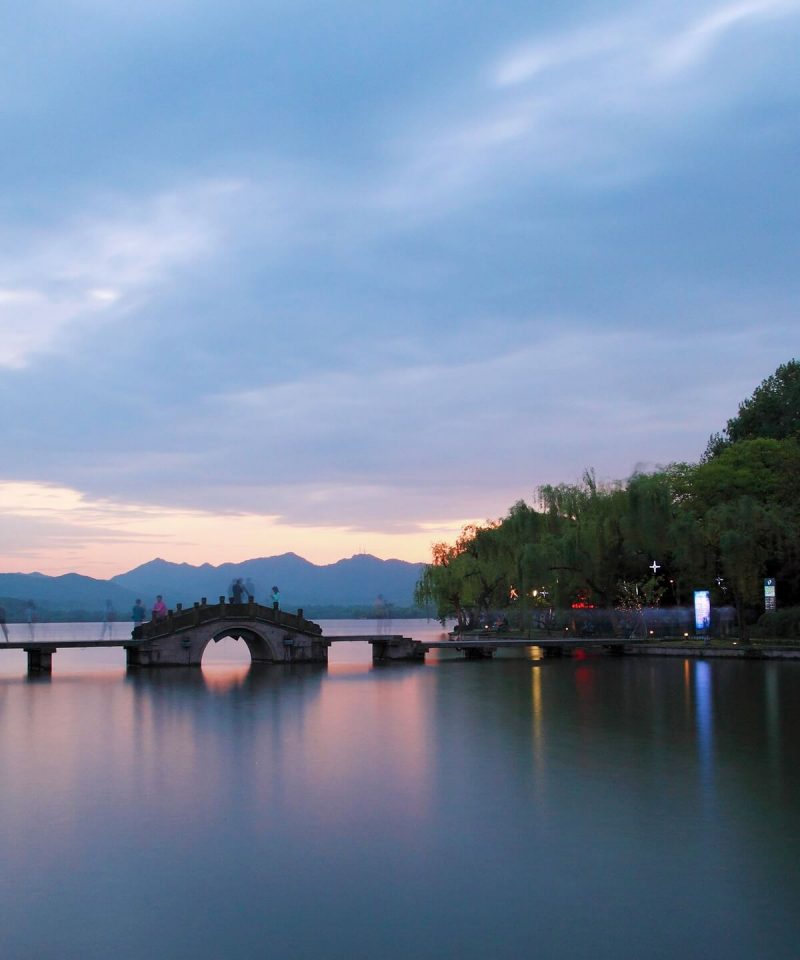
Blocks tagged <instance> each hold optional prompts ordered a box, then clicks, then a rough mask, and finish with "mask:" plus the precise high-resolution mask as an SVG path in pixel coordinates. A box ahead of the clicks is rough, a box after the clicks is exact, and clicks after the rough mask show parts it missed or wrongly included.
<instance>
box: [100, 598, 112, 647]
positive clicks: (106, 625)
mask: <svg viewBox="0 0 800 960" xmlns="http://www.w3.org/2000/svg"><path fill="white" fill-rule="evenodd" d="M115 619H116V614H115V613H114V605H113V604H112V603H111V601H110V600H106V609H105V612H104V614H103V627H102V629H101V630H100V639H101V640H104V639H105V636H106V634H108V639H109V640H110V639H111V624H112V623H113V622H114V620H115Z"/></svg>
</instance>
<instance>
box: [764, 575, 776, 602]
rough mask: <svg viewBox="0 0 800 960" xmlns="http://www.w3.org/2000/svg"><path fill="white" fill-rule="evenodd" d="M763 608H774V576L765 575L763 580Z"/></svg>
mask: <svg viewBox="0 0 800 960" xmlns="http://www.w3.org/2000/svg"><path fill="white" fill-rule="evenodd" d="M764 609H765V610H774V609H775V577H767V578H766V579H765V580H764Z"/></svg>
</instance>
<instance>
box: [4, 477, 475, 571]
mask: <svg viewBox="0 0 800 960" xmlns="http://www.w3.org/2000/svg"><path fill="white" fill-rule="evenodd" d="M468 522H470V521H469V520H468V519H458V520H446V521H442V523H440V524H436V523H426V524H418V525H416V527H415V528H413V529H409V530H403V531H398V532H396V533H386V532H381V531H377V530H376V531H371V530H362V529H352V528H348V527H343V526H300V525H292V524H286V523H282V522H281V520H280V518H279V517H276V516H269V515H262V514H255V513H226V514H221V513H212V512H205V511H200V510H175V509H170V508H168V507H160V506H152V505H142V504H135V503H123V502H118V501H110V500H100V499H97V500H92V499H90V498H88V497H86V496H83V495H81V494H80V493H79V492H78V491H77V490H74V489H71V488H69V487H63V486H56V485H50V484H41V483H0V571H2V572H6V573H33V572H39V573H45V574H49V575H51V576H58V575H60V574H63V573H72V572H75V573H81V574H85V575H87V576H92V577H97V578H99V579H107V578H109V577H112V576H115V575H116V574H119V573H124V572H125V571H127V570H130V569H132V568H133V567H136V566H138V565H139V564H142V563H146V562H147V561H148V560H152V559H153V558H155V557H161V558H162V559H164V560H170V561H172V562H175V563H190V564H195V565H196V564H201V563H211V564H213V565H215V566H216V565H219V564H221V563H227V562H239V561H242V560H248V559H251V558H253V557H264V556H274V555H276V554H281V553H288V552H294V553H297V554H299V555H300V556H302V557H305V558H306V559H307V560H310V561H311V562H312V563H317V564H325V563H333V562H335V561H336V560H340V559H341V558H342V557H349V556H352V555H353V554H356V553H371V554H374V555H375V556H378V557H381V558H384V559H389V558H395V559H399V560H409V561H412V562H417V561H425V560H428V559H429V557H430V546H431V544H432V543H434V542H435V541H438V540H453V539H454V538H455V536H456V535H457V534H458V532H459V531H460V529H461V527H462V526H463V525H464V524H465V523H468Z"/></svg>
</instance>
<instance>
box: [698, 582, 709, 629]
mask: <svg viewBox="0 0 800 960" xmlns="http://www.w3.org/2000/svg"><path fill="white" fill-rule="evenodd" d="M694 626H695V630H697V632H698V633H699V632H701V631H705V630H708V628H709V627H710V626H711V594H710V593H709V591H708V590H695V592H694Z"/></svg>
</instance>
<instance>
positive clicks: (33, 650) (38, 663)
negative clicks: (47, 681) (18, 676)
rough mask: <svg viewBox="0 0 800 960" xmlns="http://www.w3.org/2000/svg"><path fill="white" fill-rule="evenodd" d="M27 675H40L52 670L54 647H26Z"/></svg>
mask: <svg viewBox="0 0 800 960" xmlns="http://www.w3.org/2000/svg"><path fill="white" fill-rule="evenodd" d="M25 652H26V653H27V654H28V676H29V677H41V676H44V675H49V674H51V673H52V672H53V654H54V653H55V652H56V648H55V647H28V648H27V649H26V650H25Z"/></svg>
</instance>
